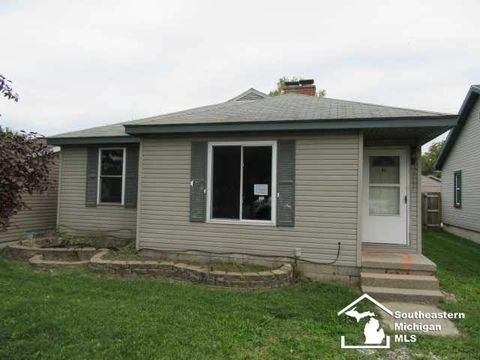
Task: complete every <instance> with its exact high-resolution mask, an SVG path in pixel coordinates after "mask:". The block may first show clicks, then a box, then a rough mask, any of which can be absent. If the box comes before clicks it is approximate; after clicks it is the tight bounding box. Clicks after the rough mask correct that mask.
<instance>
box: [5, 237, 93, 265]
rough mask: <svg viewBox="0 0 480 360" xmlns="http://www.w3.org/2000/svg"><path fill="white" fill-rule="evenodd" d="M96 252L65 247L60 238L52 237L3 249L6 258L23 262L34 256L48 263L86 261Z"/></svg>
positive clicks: (15, 244)
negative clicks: (40, 257)
mask: <svg viewBox="0 0 480 360" xmlns="http://www.w3.org/2000/svg"><path fill="white" fill-rule="evenodd" d="M96 252H97V249H96V248H94V247H81V246H77V245H71V246H65V244H63V243H62V240H61V238H54V237H48V238H40V239H34V240H21V241H18V242H16V243H13V244H10V245H8V246H7V247H6V248H5V255H6V256H7V257H9V258H12V259H18V260H25V261H26V260H29V259H31V258H32V257H33V256H35V255H42V257H43V258H44V259H45V260H50V261H55V260H57V261H88V260H90V258H91V257H92V256H93V255H95V253H96Z"/></svg>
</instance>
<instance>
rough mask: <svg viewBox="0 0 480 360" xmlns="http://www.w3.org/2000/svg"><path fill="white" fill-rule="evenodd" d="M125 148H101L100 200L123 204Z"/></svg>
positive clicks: (101, 201)
mask: <svg viewBox="0 0 480 360" xmlns="http://www.w3.org/2000/svg"><path fill="white" fill-rule="evenodd" d="M124 171H125V149H123V148H120V149H100V150H99V164H98V202H99V203H108V204H123V194H124V177H125V176H124V175H125V174H124Z"/></svg>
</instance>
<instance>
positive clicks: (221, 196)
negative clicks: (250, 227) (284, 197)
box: [209, 142, 275, 223]
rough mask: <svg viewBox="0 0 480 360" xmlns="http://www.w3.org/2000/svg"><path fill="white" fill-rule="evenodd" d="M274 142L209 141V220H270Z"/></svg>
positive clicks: (272, 216) (272, 198)
mask: <svg viewBox="0 0 480 360" xmlns="http://www.w3.org/2000/svg"><path fill="white" fill-rule="evenodd" d="M274 154H275V144H273V143H256V142H246V143H242V144H235V143H231V144H230V143H222V144H215V143H214V144H210V159H209V161H210V186H209V189H210V197H209V198H210V200H209V208H210V211H209V218H210V219H211V220H220V221H222V220H223V221H225V220H230V221H232V220H233V221H243V222H271V223H273V222H274V209H275V199H274V196H273V194H275V179H274V176H275V171H274V156H275V155H274Z"/></svg>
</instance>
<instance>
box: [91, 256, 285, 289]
mask: <svg viewBox="0 0 480 360" xmlns="http://www.w3.org/2000/svg"><path fill="white" fill-rule="evenodd" d="M108 252H109V250H101V251H100V252H99V253H97V254H96V255H94V256H93V257H92V258H91V260H90V264H89V267H90V268H91V269H92V270H93V271H96V272H102V273H110V274H116V275H122V276H132V275H133V276H135V275H151V276H155V275H160V276H166V277H170V278H175V279H181V280H188V281H192V282H197V283H205V284H208V285H214V286H218V287H233V288H243V289H265V288H278V287H282V286H287V285H289V284H290V283H291V282H292V281H293V268H292V266H291V265H290V264H284V265H282V266H281V267H280V268H278V269H275V270H271V271H262V272H245V273H240V272H225V271H209V270H208V269H207V268H203V267H200V266H195V265H189V264H183V263H174V262H170V261H154V260H145V261H121V260H106V259H104V258H103V257H104V255H106V254H107V253H108Z"/></svg>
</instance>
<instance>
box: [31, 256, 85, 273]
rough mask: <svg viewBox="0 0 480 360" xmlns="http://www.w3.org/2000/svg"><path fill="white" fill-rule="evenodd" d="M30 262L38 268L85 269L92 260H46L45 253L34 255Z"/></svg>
mask: <svg viewBox="0 0 480 360" xmlns="http://www.w3.org/2000/svg"><path fill="white" fill-rule="evenodd" d="M28 262H29V263H30V265H32V267H33V268H34V269H37V270H83V269H86V268H87V266H88V264H89V263H90V260H76V261H72V260H70V261H62V260H46V259H45V258H44V256H43V255H41V254H37V255H34V256H32V257H31V258H30V260H28Z"/></svg>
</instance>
